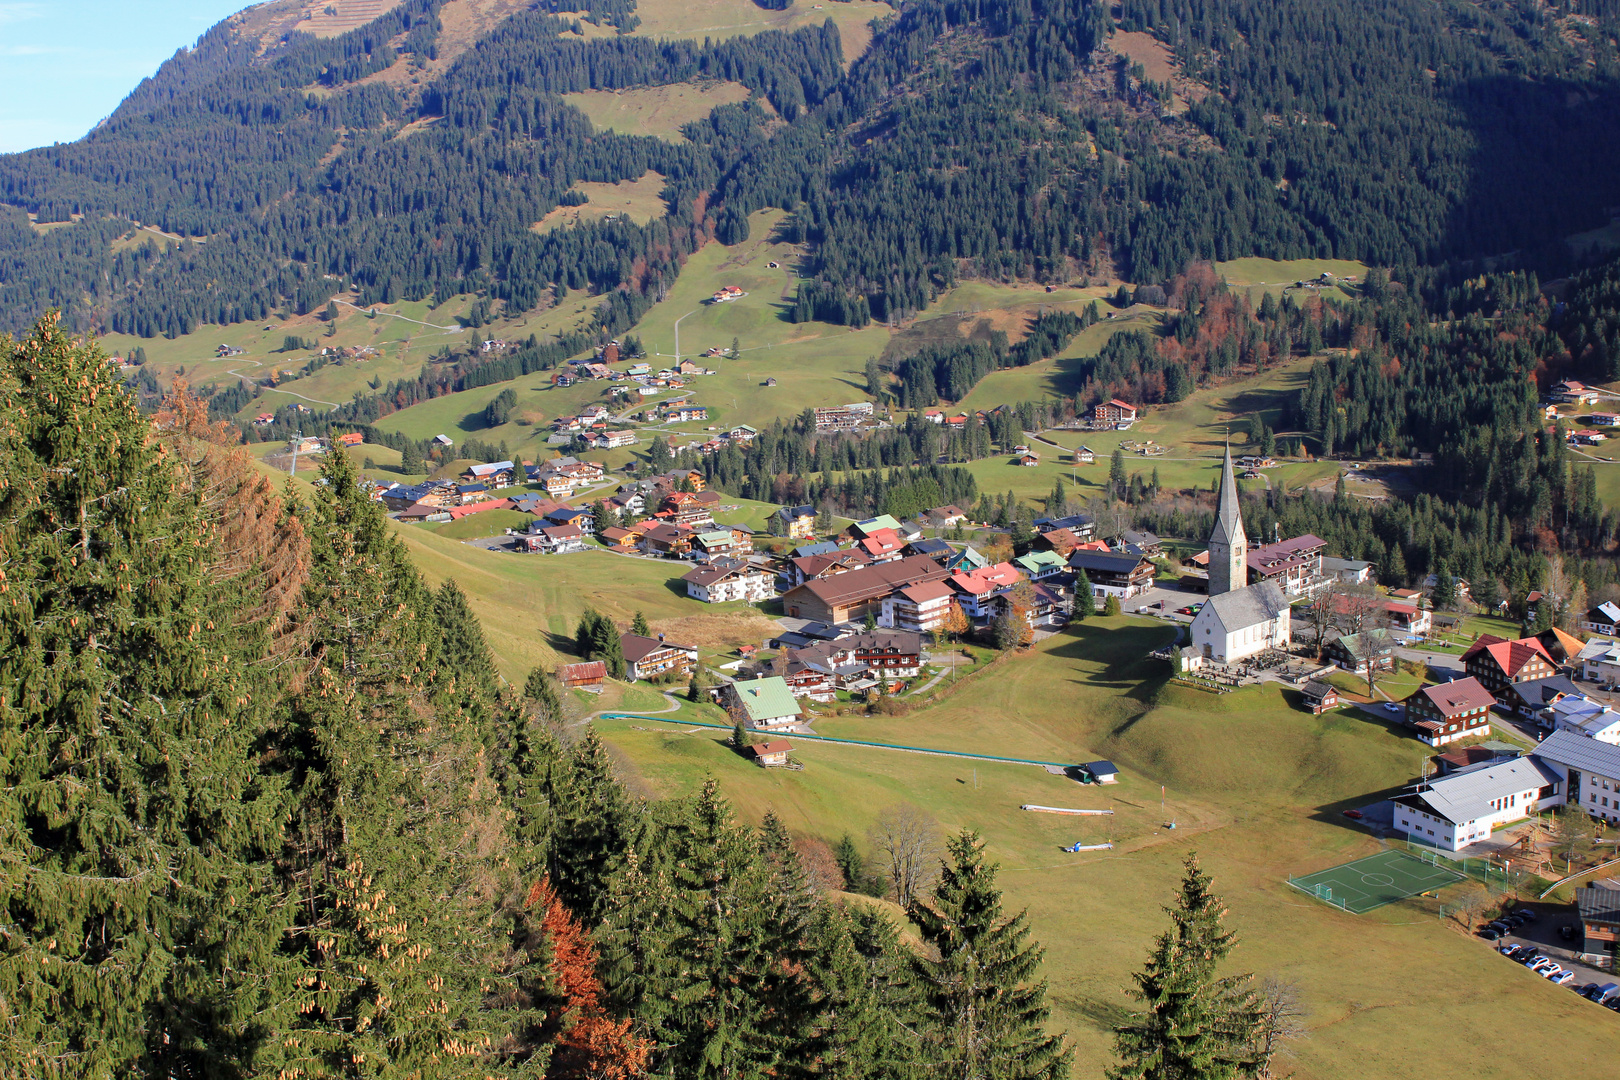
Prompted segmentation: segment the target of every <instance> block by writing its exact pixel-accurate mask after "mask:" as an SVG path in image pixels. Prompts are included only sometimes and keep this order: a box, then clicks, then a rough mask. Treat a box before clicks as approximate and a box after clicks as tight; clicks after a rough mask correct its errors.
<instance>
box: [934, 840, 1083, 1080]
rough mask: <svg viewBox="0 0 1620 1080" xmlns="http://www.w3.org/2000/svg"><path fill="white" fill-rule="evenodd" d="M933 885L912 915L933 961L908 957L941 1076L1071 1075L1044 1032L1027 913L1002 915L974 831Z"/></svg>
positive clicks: (1007, 1079)
mask: <svg viewBox="0 0 1620 1080" xmlns="http://www.w3.org/2000/svg"><path fill="white" fill-rule="evenodd" d="M946 849H947V853H948V855H949V857H948V858H947V859H946V860H945V861H944V865H943V867H942V872H941V874H940V879H939V884H938V885H936V886H935V887H934V893H933V896H932V898H931V899H930V900H928V901H927V902H919V903H915V904H913V905H912V909H911V911H910V915H911V917H912V920H913V921H914V922H915V923H916V924H917V926H918V928H919V930H920V931H921V933H922V938H923V940H924V941H925V942H927V943H928V944H929V945H931V946H933V948H934V949H935V950H936V951H937V953H938V959H933V958H930V957H926V956H921V957H914V958H913V961H912V963H913V967H914V970H915V973H916V978H917V981H918V983H919V984H920V986H921V988H922V1009H923V1012H924V1015H925V1017H926V1023H927V1032H928V1042H929V1046H928V1048H927V1050H926V1053H927V1056H928V1058H929V1060H930V1062H931V1063H932V1064H933V1065H934V1067H935V1071H936V1072H938V1073H941V1074H943V1075H950V1076H958V1077H964V1078H969V1080H979V1078H985V1080H989V1078H992V1077H993V1078H995V1080H1037V1078H1038V1080H1058V1078H1062V1077H1067V1076H1068V1075H1069V1051H1068V1048H1067V1047H1066V1046H1065V1045H1064V1040H1063V1037H1062V1036H1061V1035H1048V1034H1046V1031H1045V1028H1044V1025H1045V1023H1046V1020H1047V1018H1048V1017H1049V1016H1050V1014H1051V1010H1050V1009H1049V1008H1048V1007H1047V1004H1046V983H1045V982H1044V981H1039V982H1038V981H1035V976H1036V974H1037V972H1038V970H1039V968H1040V965H1041V955H1042V950H1041V948H1040V946H1038V945H1032V944H1029V941H1028V939H1029V925H1028V923H1027V922H1026V921H1025V917H1024V915H1023V913H1019V914H1017V915H1014V916H1012V917H1011V918H1003V917H1002V913H1001V892H1000V890H999V889H997V888H996V867H995V865H994V864H993V863H988V862H986V861H985V858H984V844H983V842H982V841H980V839H979V837H978V834H977V833H974V832H973V831H971V830H967V829H964V830H963V831H962V832H961V833H960V834H958V835H957V836H955V837H952V838H951V839H950V840H948V841H947V842H946Z"/></svg>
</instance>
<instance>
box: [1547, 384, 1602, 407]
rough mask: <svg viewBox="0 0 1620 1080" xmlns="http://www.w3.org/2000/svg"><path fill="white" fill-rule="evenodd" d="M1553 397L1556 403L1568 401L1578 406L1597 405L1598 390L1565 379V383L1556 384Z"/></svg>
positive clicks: (1553, 388)
mask: <svg viewBox="0 0 1620 1080" xmlns="http://www.w3.org/2000/svg"><path fill="white" fill-rule="evenodd" d="M1551 397H1552V399H1553V400H1554V401H1568V402H1571V403H1573V404H1577V405H1596V404H1597V402H1598V392H1597V391H1596V390H1594V389H1592V388H1591V387H1590V386H1587V385H1586V384H1585V383H1580V382H1576V381H1575V380H1574V379H1565V380H1564V381H1563V382H1558V383H1554V384H1553V387H1552V391H1551Z"/></svg>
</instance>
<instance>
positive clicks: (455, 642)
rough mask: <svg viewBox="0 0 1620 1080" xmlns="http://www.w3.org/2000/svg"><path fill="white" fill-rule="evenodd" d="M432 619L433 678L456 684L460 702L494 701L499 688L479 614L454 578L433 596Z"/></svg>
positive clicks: (447, 683) (440, 587)
mask: <svg viewBox="0 0 1620 1080" xmlns="http://www.w3.org/2000/svg"><path fill="white" fill-rule="evenodd" d="M433 622H434V624H435V629H436V631H437V633H436V636H435V639H434V643H433V666H434V669H435V671H434V677H435V679H436V681H437V682H438V683H439V684H440V685H444V686H448V687H456V688H459V699H460V700H462V701H463V702H466V701H471V700H474V699H478V700H482V701H485V702H492V701H494V700H495V696H496V694H497V693H498V692H499V686H498V685H497V681H496V680H497V676H496V674H495V661H494V660H493V659H492V658H491V657H490V655H489V646H488V645H487V644H486V643H485V641H484V630H483V627H482V626H481V625H480V624H479V622H478V616H476V615H474V614H473V610H472V608H471V607H469V606H468V604H467V596H466V594H465V593H463V592H462V591H461V587H460V586H459V585H457V584H456V583H455V581H454V580H449V581H446V582H445V583H444V584H443V585H441V586H439V591H438V593H437V594H436V595H435V596H434V597H433Z"/></svg>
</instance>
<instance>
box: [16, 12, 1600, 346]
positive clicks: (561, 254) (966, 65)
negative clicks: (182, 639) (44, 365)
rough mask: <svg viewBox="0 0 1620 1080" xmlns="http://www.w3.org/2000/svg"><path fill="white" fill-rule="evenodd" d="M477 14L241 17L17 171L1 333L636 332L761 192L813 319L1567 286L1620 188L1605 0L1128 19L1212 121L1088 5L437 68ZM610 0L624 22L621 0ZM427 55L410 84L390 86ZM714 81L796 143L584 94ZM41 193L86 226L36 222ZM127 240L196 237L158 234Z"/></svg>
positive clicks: (523, 27) (733, 122)
mask: <svg viewBox="0 0 1620 1080" xmlns="http://www.w3.org/2000/svg"><path fill="white" fill-rule="evenodd" d="M457 2H468V0H406V2H405V3H402V4H400V5H399V6H398V7H396V8H394V9H393V10H392V11H390V12H389V13H387V14H386V15H384V16H383V17H381V18H379V19H378V20H376V21H375V22H373V23H371V24H369V25H367V26H364V27H361V28H359V29H357V30H353V31H350V32H348V33H345V34H341V35H338V36H335V37H329V38H314V37H311V36H308V35H305V34H297V33H294V34H291V35H289V36H287V37H286V39H285V41H284V42H283V43H281V44H277V45H275V47H274V48H272V49H270V50H269V51H267V52H264V53H262V54H259V53H258V48H259V44H260V42H258V41H254V42H248V41H245V40H244V39H243V38H241V36H239V35H238V34H236V33H235V31H233V29H232V28H231V27H230V26H228V25H224V24H222V26H221V27H218V28H216V29H215V30H213V31H210V33H209V34H208V35H205V37H204V38H203V40H202V41H201V42H200V43H199V45H198V47H197V48H196V49H195V50H192V51H191V52H189V53H186V54H182V55H180V56H177V57H176V58H175V59H174V60H172V61H170V62H169V63H168V64H166V65H165V66H164V68H163V69H162V70H161V71H160V72H159V73H158V74H157V75H156V76H155V77H154V78H153V79H151V80H149V81H148V82H146V83H144V84H143V85H142V86H141V87H140V88H139V89H138V90H137V91H136V92H135V93H133V94H132V95H131V96H130V98H129V100H128V101H127V102H126V103H125V104H124V105H123V106H122V107H121V108H120V109H119V110H118V112H117V113H115V114H114V116H113V117H111V118H110V120H109V121H108V122H107V123H106V124H104V125H102V126H101V127H100V128H98V129H97V130H96V131H95V132H93V133H92V134H91V135H89V136H87V137H86V138H85V139H83V140H80V141H79V142H77V143H74V144H70V145H65V146H56V147H49V148H43V149H40V150H35V151H30V152H28V153H25V154H19V155H11V156H8V157H5V158H0V203H5V204H8V205H9V206H10V207H13V208H14V209H11V210H6V211H3V212H0V310H3V311H5V312H6V315H5V318H6V319H7V320H8V321H9V324H10V325H12V326H13V328H15V327H16V326H19V325H22V324H23V323H25V322H26V321H27V320H28V319H30V318H32V317H33V316H34V315H36V314H37V313H38V312H39V311H40V310H42V309H44V308H45V307H48V306H52V305H57V306H62V307H64V308H66V309H67V311H68V316H69V320H70V322H71V323H73V324H76V325H80V326H105V327H107V328H112V329H119V330H125V331H132V332H136V333H140V334H143V335H150V334H160V333H164V334H174V333H180V332H185V331H186V330H189V329H191V328H193V327H195V326H196V325H198V324H199V323H202V322H230V321H238V320H246V319H257V318H261V317H263V316H264V315H265V314H266V313H267V312H268V311H270V310H273V309H277V308H279V307H281V306H283V305H285V306H288V307H291V308H292V309H294V310H297V311H300V312H303V311H308V310H310V309H311V308H313V307H315V306H317V305H319V304H322V303H324V302H325V300H326V298H327V297H328V296H330V295H331V294H332V293H333V292H335V291H337V290H339V289H342V288H348V287H349V286H351V285H353V286H355V287H357V289H358V293H359V299H360V301H361V302H362V303H364V302H375V301H379V300H387V299H390V298H394V297H411V298H420V297H423V296H426V295H429V294H434V295H438V296H445V295H448V294H450V293H454V292H468V291H473V292H481V293H484V294H485V295H487V296H489V297H491V298H494V299H499V300H503V301H505V303H506V304H507V305H508V307H509V308H516V309H528V308H532V307H534V306H536V305H541V304H546V303H549V302H551V300H552V299H553V297H554V296H555V295H556V290H557V289H558V288H559V287H560V288H563V289H579V288H590V289H592V290H594V291H607V290H614V289H619V290H622V291H623V293H624V294H625V295H624V301H625V302H624V303H621V304H620V305H619V308H618V312H619V313H618V314H617V315H613V314H611V313H610V314H609V316H608V317H607V319H606V321H605V323H604V327H603V328H604V329H618V328H619V327H620V326H622V325H624V324H625V323H624V320H625V319H626V318H629V317H630V316H632V315H633V314H635V313H636V312H638V311H639V310H641V308H642V307H643V306H644V305H645V304H646V303H647V302H650V299H653V298H656V297H657V296H658V295H660V293H661V289H662V288H663V287H664V286H665V285H667V283H668V281H669V280H670V278H671V277H672V276H673V275H674V274H676V273H678V268H679V264H680V262H681V260H682V258H683V256H684V254H685V253H686V252H688V251H690V250H691V249H692V247H693V246H694V245H696V244H699V243H701V242H703V241H704V240H705V239H706V238H708V237H709V236H711V235H718V236H719V237H720V238H721V239H724V240H727V241H735V240H736V239H738V238H740V237H741V236H742V235H745V234H746V230H747V214H748V213H750V212H752V211H754V210H757V209H759V208H761V207H765V206H779V207H782V208H784V209H788V210H791V211H793V212H794V214H793V217H792V219H791V222H790V225H789V229H790V231H791V232H792V233H793V234H794V235H796V236H802V237H803V238H805V239H807V240H809V241H810V242H811V243H812V251H813V258H812V260H811V264H810V266H809V267H808V270H809V272H810V276H811V278H812V279H813V280H811V281H808V282H806V285H805V290H804V295H803V298H802V300H801V303H800V305H799V307H800V310H801V311H808V312H810V313H812V314H814V316H815V317H817V318H821V319H827V320H832V321H837V322H845V323H852V324H859V323H863V322H865V321H867V320H868V319H869V318H872V317H877V318H885V317H889V316H895V315H906V314H909V313H911V312H914V311H916V310H918V309H920V308H921V307H922V306H924V305H925V304H926V303H927V302H928V301H929V300H930V299H931V298H932V297H933V296H934V295H935V293H936V292H937V290H938V289H939V288H940V287H942V286H944V285H946V284H948V283H950V282H951V281H953V280H955V279H956V278H957V277H959V276H961V275H964V274H983V275H990V276H994V277H999V278H1007V277H1025V278H1033V279H1036V280H1068V279H1071V278H1075V277H1081V276H1086V275H1088V274H1109V275H1111V274H1121V275H1124V276H1125V277H1127V278H1129V279H1132V280H1136V281H1144V282H1146V281H1162V280H1164V279H1166V278H1168V277H1169V276H1171V275H1172V274H1173V273H1175V272H1176V271H1177V270H1179V269H1180V268H1181V266H1182V265H1184V264H1185V262H1186V261H1187V260H1188V259H1190V258H1193V257H1214V258H1231V257H1235V256H1239V255H1245V254H1251V253H1252V254H1262V255H1268V256H1274V257H1301V256H1307V255H1315V256H1335V257H1340V258H1355V259H1361V260H1365V261H1368V262H1371V263H1378V264H1383V265H1403V264H1435V263H1439V262H1443V261H1447V260H1454V259H1459V258H1474V257H1478V256H1485V255H1495V254H1502V253H1509V252H1517V253H1518V257H1519V258H1520V259H1521V260H1522V261H1524V262H1526V263H1529V264H1533V265H1538V266H1541V267H1543V268H1546V267H1550V266H1554V265H1557V264H1559V263H1560V262H1561V261H1563V260H1565V259H1566V253H1565V252H1564V250H1563V246H1562V243H1561V240H1560V237H1562V236H1563V235H1566V234H1568V233H1570V232H1573V231H1577V230H1580V229H1586V228H1591V227H1593V226H1595V225H1600V224H1603V223H1604V222H1605V221H1606V220H1607V216H1606V215H1607V213H1608V212H1609V210H1610V209H1611V208H1612V207H1614V206H1616V205H1620V180H1617V179H1616V178H1617V177H1620V81H1617V71H1620V65H1617V60H1616V38H1617V37H1620V5H1617V4H1616V3H1615V2H1614V0H1599V2H1597V3H1595V4H1583V5H1581V10H1580V11H1579V12H1578V13H1577V12H1576V11H1575V10H1574V9H1573V8H1572V7H1559V6H1530V5H1512V4H1506V3H1496V2H1488V3H1477V4H1469V3H1458V2H1445V3H1433V2H1431V0H1373V2H1370V3H1365V4H1359V5H1318V4H1311V3H1303V2H1299V0H1289V2H1285V3H1280V4H1263V3H1260V2H1258V0H1215V2H1208V3H1206V2H1200V3H1196V4H1194V3H1191V2H1189V0H1126V2H1125V3H1124V4H1123V5H1122V6H1120V7H1119V8H1117V9H1115V10H1117V12H1118V23H1117V26H1118V27H1120V28H1123V29H1126V30H1136V31H1143V32H1147V33H1151V34H1153V35H1155V36H1156V37H1157V38H1158V39H1159V40H1160V41H1161V42H1162V43H1163V44H1164V45H1165V46H1166V47H1167V48H1168V49H1169V50H1170V52H1171V53H1172V55H1173V56H1174V58H1175V60H1176V63H1177V64H1178V66H1179V71H1180V74H1181V77H1182V78H1183V79H1184V80H1187V81H1186V87H1187V88H1192V89H1195V90H1196V93H1190V94H1189V95H1188V97H1189V98H1190V99H1192V101H1191V104H1190V107H1188V108H1186V109H1185V110H1180V109H1171V108H1169V107H1168V105H1169V102H1170V100H1171V94H1170V88H1169V87H1168V86H1166V85H1163V84H1157V83H1153V82H1149V81H1146V80H1145V76H1144V73H1143V72H1142V71H1141V69H1140V68H1137V67H1132V66H1130V65H1129V64H1128V63H1127V62H1126V61H1124V60H1122V59H1121V58H1120V57H1118V56H1116V55H1115V54H1114V53H1113V52H1110V51H1108V50H1107V49H1105V48H1103V46H1104V45H1105V44H1106V42H1107V40H1108V38H1109V35H1110V34H1111V33H1112V32H1114V30H1115V29H1116V19H1115V16H1114V14H1113V13H1112V12H1111V10H1110V8H1109V7H1108V6H1107V5H1104V4H1100V3H1097V2H1096V0H917V2H915V3H909V4H906V5H905V6H904V8H903V9H902V10H901V11H900V13H899V14H898V16H897V17H895V18H892V19H890V20H887V21H886V22H885V23H884V24H883V25H882V26H881V28H880V31H879V33H878V35H877V37H876V38H875V39H874V41H873V44H872V47H871V49H870V50H869V51H868V52H867V53H866V54H865V55H864V56H863V57H862V58H861V59H860V60H859V61H858V62H856V63H855V64H854V65H853V66H852V67H851V68H850V69H849V71H848V72H847V74H846V73H845V72H844V70H843V61H844V59H845V58H844V57H843V56H842V52H841V47H840V42H839V36H838V34H837V32H836V30H835V28H834V27H833V26H832V24H831V23H830V22H829V23H828V24H827V25H826V26H824V27H821V28H818V29H814V30H800V31H796V32H793V33H782V32H775V31H773V32H767V33H763V34H759V35H757V36H755V37H752V38H741V39H732V40H730V41H727V42H724V43H722V44H712V43H703V44H699V43H696V42H662V43H660V42H653V41H649V40H646V39H642V38H632V37H624V36H617V37H603V36H600V33H599V32H597V31H593V33H592V34H591V35H590V36H589V37H588V38H585V37H581V36H580V35H579V34H577V33H575V32H574V28H575V27H576V26H577V24H575V23H573V22H572V18H573V17H572V16H565V17H557V16H554V15H551V14H547V13H545V12H543V11H536V10H528V11H523V12H519V13H517V14H514V15H512V16H511V17H509V18H506V19H505V20H504V21H502V22H500V23H498V24H497V25H496V26H495V27H494V29H493V30H491V31H490V32H489V33H487V34H485V35H484V36H483V37H482V38H480V39H479V40H478V41H477V42H476V44H474V45H473V46H472V47H471V48H469V49H467V51H465V52H464V53H462V54H461V55H460V56H459V57H457V58H455V59H454V60H453V61H451V62H450V63H449V64H448V66H445V65H444V63H443V62H442V61H441V60H439V59H438V46H439V40H440V37H441V35H442V33H443V26H444V20H443V15H444V12H445V10H446V9H447V7H448V6H449V5H451V4H454V3H457ZM592 12H593V14H592V16H591V17H592V18H593V19H595V20H597V21H598V22H599V23H601V24H603V25H604V26H605V25H609V24H613V25H620V26H625V27H631V26H633V25H634V23H633V21H632V20H633V19H634V18H635V16H634V11H633V8H632V7H631V6H629V5H626V4H621V3H616V4H613V5H610V6H604V7H602V10H600V11H597V10H596V8H595V7H593V9H592ZM441 67H443V68H444V70H443V71H442V73H438V74H435V72H437V71H438V69H439V68H441ZM402 70H404V71H411V70H414V71H417V72H418V73H419V75H418V83H419V84H420V85H416V86H413V87H406V86H405V85H403V84H401V82H400V80H399V79H397V78H394V79H390V78H385V77H383V76H384V75H387V74H390V73H397V72H400V71H402ZM695 76H711V77H718V78H725V79H729V80H733V81H736V82H740V83H742V84H743V85H745V86H747V87H749V88H750V89H751V90H753V91H755V92H756V93H757V94H759V95H761V96H762V97H764V98H765V99H767V100H768V101H769V102H770V104H771V105H772V106H774V111H775V112H776V113H777V114H779V116H780V117H781V118H782V119H785V120H786V121H788V123H786V124H785V125H784V124H782V123H781V122H780V121H779V120H777V119H776V118H774V117H771V116H770V115H769V113H768V112H767V111H766V110H763V109H761V108H758V107H754V106H752V105H751V104H749V103H744V104H741V105H732V106H724V107H721V108H719V109H716V110H715V111H714V113H713V114H711V116H710V117H709V119H708V120H707V121H703V122H699V123H697V124H694V125H691V129H690V130H689V132H688V140H687V141H686V142H685V143H684V144H681V145H672V144H670V143H667V142H662V141H658V140H653V139H647V138H633V137H626V136H620V135H615V134H612V133H606V132H597V131H595V130H593V129H592V127H591V125H590V122H589V121H588V120H587V119H586V118H585V117H584V115H583V114H581V113H580V112H578V111H577V110H576V109H574V108H572V107H570V106H569V105H567V104H565V103H564V102H563V101H562V99H561V98H560V96H559V95H561V94H562V93H565V92H572V91H578V90H583V89H615V88H626V87H632V86H643V85H663V84H669V83H675V82H681V81H685V80H687V79H690V78H693V77H695ZM648 170H653V171H656V172H657V173H659V174H660V175H661V176H663V177H665V178H666V181H667V188H666V190H665V195H666V198H667V204H668V208H669V216H668V217H667V218H665V219H662V220H660V221H657V222H654V223H652V224H651V225H648V226H637V225H632V224H628V223H624V222H612V223H596V224H591V225H585V226H582V227H580V228H577V229H569V230H559V231H555V232H552V233H548V234H546V235H544V236H538V235H534V234H533V233H531V231H530V230H529V226H530V225H531V224H532V223H533V222H535V221H537V220H538V219H540V218H541V217H543V216H544V215H545V214H546V213H547V212H548V211H549V210H551V209H553V208H554V207H555V206H557V205H558V204H559V202H560V201H563V200H566V199H570V198H573V196H572V195H570V194H568V191H569V188H570V186H571V185H573V184H574V183H576V182H578V181H581V180H591V181H604V182H605V181H616V180H621V179H633V178H637V177H641V176H643V175H645V174H646V172H647V171H648ZM25 211H26V212H28V213H33V214H35V215H37V217H38V220H39V221H40V222H65V221H69V220H70V219H73V218H74V217H75V216H76V215H82V220H79V221H77V222H76V223H75V224H72V225H69V226H64V227H60V228H56V229H52V230H50V231H48V232H41V231H40V230H38V229H37V228H35V227H34V226H32V225H31V224H30V223H29V222H28V221H27V220H26V218H25V216H24V212H25ZM133 222H141V223H144V224H148V225H155V226H157V227H158V228H161V229H163V230H165V231H167V232H170V233H177V234H180V235H182V236H186V237H193V238H197V240H198V241H199V242H194V243H185V244H180V245H178V246H177V248H175V249H174V250H172V251H167V250H165V249H160V248H159V247H158V246H157V245H156V244H155V243H145V244H137V243H136V242H135V239H136V237H135V236H132V235H131V232H132V229H133ZM121 238H124V239H121ZM204 238H205V239H204Z"/></svg>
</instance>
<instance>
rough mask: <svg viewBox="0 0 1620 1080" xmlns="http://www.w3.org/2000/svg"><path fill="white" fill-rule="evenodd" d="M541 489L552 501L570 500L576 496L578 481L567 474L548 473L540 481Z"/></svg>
mask: <svg viewBox="0 0 1620 1080" xmlns="http://www.w3.org/2000/svg"><path fill="white" fill-rule="evenodd" d="M539 484H540V487H541V489H542V490H543V491H545V493H546V495H547V496H548V497H549V498H552V499H569V498H572V497H573V495H574V488H575V487H576V486H577V483H576V481H575V480H574V478H573V477H572V476H569V475H568V474H567V473H560V472H555V473H547V474H546V475H545V476H542V477H540V479H539Z"/></svg>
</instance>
